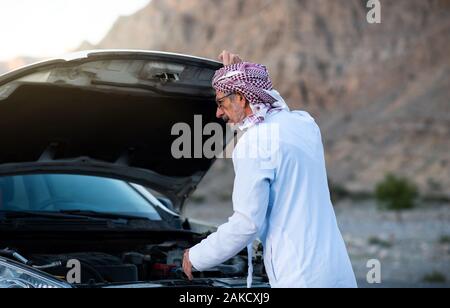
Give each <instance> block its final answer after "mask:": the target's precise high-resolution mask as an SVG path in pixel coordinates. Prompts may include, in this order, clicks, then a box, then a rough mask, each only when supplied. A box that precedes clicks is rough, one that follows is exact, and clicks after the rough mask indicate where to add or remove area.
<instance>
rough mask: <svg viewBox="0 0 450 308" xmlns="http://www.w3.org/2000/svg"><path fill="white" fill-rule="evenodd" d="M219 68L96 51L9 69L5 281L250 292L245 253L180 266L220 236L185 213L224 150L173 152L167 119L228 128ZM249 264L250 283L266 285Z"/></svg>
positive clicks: (4, 95) (2, 79)
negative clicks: (206, 264) (190, 271)
mask: <svg viewBox="0 0 450 308" xmlns="http://www.w3.org/2000/svg"><path fill="white" fill-rule="evenodd" d="M220 67H221V64H220V63H218V62H216V61H212V60H208V59H203V58H198V57H192V56H186V55H180V54H172V53H163V52H152V51H139V50H94V51H86V52H81V53H76V54H72V55H69V56H66V57H63V58H60V59H52V60H48V61H44V62H40V63H36V64H32V65H30V66H27V67H24V68H21V69H18V70H15V71H12V72H9V73H7V74H4V75H2V76H0V140H1V151H0V287H2V288H17V287H19V288H22V287H23V288H39V287H42V288H83V287H85V288H115V287H123V288H128V287H129V288H154V287H192V286H194V287H221V288H235V287H245V286H246V276H247V262H248V260H247V255H246V251H243V252H241V253H240V254H239V255H237V256H236V257H235V258H233V259H232V260H230V261H228V262H226V263H225V264H222V265H220V266H217V267H216V268H213V269H211V270H209V271H206V272H194V280H192V281H189V280H187V279H186V277H185V275H184V274H183V271H182V267H181V264H182V257H183V252H184V250H185V249H187V248H189V247H192V246H193V245H195V244H196V243H198V242H200V241H201V240H202V239H204V238H205V237H206V236H207V235H208V234H210V232H212V231H214V229H213V228H208V226H202V225H199V224H196V223H193V221H192V220H190V219H188V218H186V217H183V215H182V214H181V213H183V205H184V204H185V203H186V200H187V199H188V198H189V196H190V195H191V194H192V193H193V192H194V191H195V189H196V187H197V185H198V184H199V183H200V181H201V180H202V178H203V177H204V176H205V174H206V173H207V172H208V170H209V169H210V168H211V166H212V165H213V163H214V161H215V159H214V158H207V157H204V156H203V157H200V158H178V159H177V158H174V156H173V155H172V152H171V150H172V149H171V147H172V143H173V142H174V140H175V139H176V136H174V135H172V134H171V128H172V127H173V126H174V125H175V124H176V123H187V124H188V125H189V126H190V127H193V126H194V125H195V123H194V122H195V121H194V118H195V115H197V116H198V115H201V117H202V121H203V123H204V124H209V123H215V124H216V125H220V126H221V127H223V128H224V129H225V128H226V125H225V123H223V122H222V120H219V119H217V118H215V110H216V103H215V99H214V97H215V96H214V91H213V89H212V87H211V79H212V77H213V74H214V72H215V70H217V69H218V68H220ZM224 139H226V138H224ZM227 143H228V140H224V142H223V145H224V146H223V147H224V148H225V145H226V144H227ZM221 150H223V149H221ZM259 248H261V247H259ZM253 262H254V264H255V272H254V273H255V278H254V284H253V285H254V286H255V287H268V282H267V276H266V275H265V271H264V267H263V265H262V264H263V262H262V260H261V255H260V254H258V253H256V254H255V257H254V260H253Z"/></svg>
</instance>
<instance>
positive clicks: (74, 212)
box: [58, 210, 150, 220]
mask: <svg viewBox="0 0 450 308" xmlns="http://www.w3.org/2000/svg"><path fill="white" fill-rule="evenodd" d="M58 213H60V214H66V215H76V216H82V217H88V218H90V217H93V218H104V219H122V220H139V219H140V220H150V219H149V218H148V217H144V216H134V215H128V214H120V213H109V212H96V211H84V210H61V211H58Z"/></svg>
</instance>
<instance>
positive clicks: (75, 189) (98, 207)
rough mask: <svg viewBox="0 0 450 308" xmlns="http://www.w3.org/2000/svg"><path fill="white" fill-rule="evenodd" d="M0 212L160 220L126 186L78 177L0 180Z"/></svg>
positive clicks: (112, 181)
mask: <svg viewBox="0 0 450 308" xmlns="http://www.w3.org/2000/svg"><path fill="white" fill-rule="evenodd" d="M0 210H7V211H23V210H27V211H49V212H53V211H61V210H82V211H96V212H108V213H117V214H128V215H137V216H145V217H147V218H150V219H152V220H161V217H160V215H159V214H158V212H157V211H156V209H155V207H154V206H153V205H152V204H151V202H150V201H149V200H147V199H145V198H144V197H143V196H142V195H141V194H139V193H138V192H137V191H136V190H135V189H134V188H133V187H132V186H131V185H129V184H128V183H126V182H124V181H120V180H115V179H108V178H101V177H93V176H82V175H59V174H44V175H26V176H13V177H0Z"/></svg>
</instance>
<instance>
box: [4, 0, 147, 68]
mask: <svg viewBox="0 0 450 308" xmlns="http://www.w3.org/2000/svg"><path fill="white" fill-rule="evenodd" d="M149 2H150V0H0V61H5V60H9V59H13V58H15V57H19V56H31V57H37V58H48V57H55V56H59V55H62V54H64V53H67V52H70V51H71V50H73V49H74V48H77V47H78V46H79V45H80V44H81V42H83V41H85V40H86V41H89V42H90V43H92V44H96V43H98V42H99V41H100V40H101V39H102V38H103V37H104V36H105V35H106V33H107V32H108V30H109V29H110V28H111V26H112V25H113V24H114V22H115V21H116V19H117V18H118V17H119V16H122V15H130V14H133V13H134V12H136V11H138V10H139V9H141V8H143V7H144V6H146V5H147V4H148V3H149Z"/></svg>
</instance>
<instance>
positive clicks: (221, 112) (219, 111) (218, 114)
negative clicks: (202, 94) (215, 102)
mask: <svg viewBox="0 0 450 308" xmlns="http://www.w3.org/2000/svg"><path fill="white" fill-rule="evenodd" d="M223 116H224V112H223V110H222V108H220V107H217V111H216V117H218V118H219V119H220V118H222V117H223Z"/></svg>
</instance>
